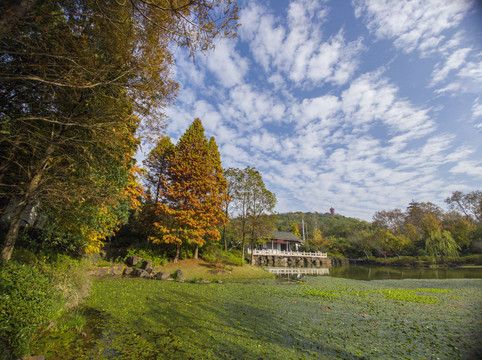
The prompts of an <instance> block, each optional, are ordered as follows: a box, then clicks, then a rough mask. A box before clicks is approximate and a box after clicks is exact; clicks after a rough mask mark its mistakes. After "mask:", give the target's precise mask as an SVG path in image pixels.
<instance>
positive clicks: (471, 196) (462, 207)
mask: <svg viewBox="0 0 482 360" xmlns="http://www.w3.org/2000/svg"><path fill="white" fill-rule="evenodd" d="M445 202H446V203H447V204H448V205H449V207H450V208H451V209H455V210H458V211H461V212H462V213H463V214H464V215H465V216H466V217H467V218H468V219H471V220H473V221H475V222H477V223H481V222H482V191H479V190H476V191H472V192H469V193H467V194H464V193H462V192H461V191H454V192H453V193H452V196H451V197H448V198H447V199H445Z"/></svg>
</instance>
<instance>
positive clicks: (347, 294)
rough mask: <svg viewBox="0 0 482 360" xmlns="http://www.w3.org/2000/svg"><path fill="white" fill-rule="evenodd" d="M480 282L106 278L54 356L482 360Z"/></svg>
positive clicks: (47, 350)
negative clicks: (82, 321)
mask: <svg viewBox="0 0 482 360" xmlns="http://www.w3.org/2000/svg"><path fill="white" fill-rule="evenodd" d="M481 295H482V281H481V280H466V279H460V280H458V279H457V280H384V281H371V282H364V281H356V280H348V279H341V278H330V277H309V278H307V279H306V281H305V282H303V283H297V282H290V283H288V282H279V281H277V280H275V279H264V280H230V281H227V282H225V283H224V284H214V283H213V284H208V285H201V284H190V283H176V282H161V281H155V280H144V279H135V278H100V279H98V280H96V281H95V282H94V284H93V289H92V294H91V296H90V297H89V298H88V299H87V302H86V304H85V306H86V307H85V309H84V316H85V317H87V319H88V321H87V325H86V326H85V327H84V334H82V335H81V334H77V333H75V332H73V331H71V332H63V333H62V332H53V333H47V334H45V335H44V336H43V337H41V338H40V339H39V340H38V342H37V343H36V344H35V353H36V354H45V355H46V359H47V360H49V359H114V358H115V359H277V360H283V359H459V358H463V359H475V358H480V356H481V355H482V353H481V340H480V330H481V327H480V325H481V321H482V316H481V310H480V309H481V306H480V305H481V301H480V299H481V298H482V296H481Z"/></svg>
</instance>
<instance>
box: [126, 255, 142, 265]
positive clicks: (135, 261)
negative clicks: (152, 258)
mask: <svg viewBox="0 0 482 360" xmlns="http://www.w3.org/2000/svg"><path fill="white" fill-rule="evenodd" d="M126 261H127V265H129V266H136V265H137V264H138V263H140V262H141V261H142V258H141V257H139V256H129V257H128V258H127V260H126Z"/></svg>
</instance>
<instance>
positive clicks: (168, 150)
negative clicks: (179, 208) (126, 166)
mask: <svg viewBox="0 0 482 360" xmlns="http://www.w3.org/2000/svg"><path fill="white" fill-rule="evenodd" d="M173 153H174V145H173V144H172V142H171V139H170V138H169V137H168V136H163V137H162V138H161V139H160V140H159V141H158V142H157V144H156V146H155V147H154V149H152V150H151V151H150V153H149V155H148V156H147V158H146V159H145V160H144V161H143V164H144V166H145V167H146V170H147V171H146V173H145V175H144V181H145V183H146V186H147V188H148V189H149V192H150V194H151V196H152V194H154V199H152V201H153V203H154V204H157V203H159V201H160V200H161V199H160V198H159V196H160V195H161V193H160V189H161V184H162V181H165V179H166V177H167V176H168V168H169V159H170V157H171V156H172V155H173Z"/></svg>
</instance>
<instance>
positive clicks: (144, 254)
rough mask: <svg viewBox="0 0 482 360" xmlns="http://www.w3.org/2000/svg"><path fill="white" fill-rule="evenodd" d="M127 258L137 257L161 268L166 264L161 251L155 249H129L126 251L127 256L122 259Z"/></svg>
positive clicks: (165, 258) (164, 255)
mask: <svg viewBox="0 0 482 360" xmlns="http://www.w3.org/2000/svg"><path fill="white" fill-rule="evenodd" d="M129 256H138V257H141V258H143V259H144V260H149V261H152V264H153V265H154V266H162V265H165V264H167V257H166V254H164V253H163V252H162V251H160V250H158V249H155V248H149V247H147V246H146V247H144V248H139V247H130V248H128V249H127V255H126V257H125V258H124V260H126V259H127V258H128V257H129Z"/></svg>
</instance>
